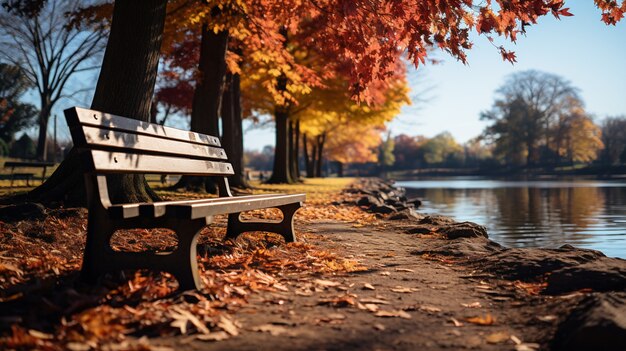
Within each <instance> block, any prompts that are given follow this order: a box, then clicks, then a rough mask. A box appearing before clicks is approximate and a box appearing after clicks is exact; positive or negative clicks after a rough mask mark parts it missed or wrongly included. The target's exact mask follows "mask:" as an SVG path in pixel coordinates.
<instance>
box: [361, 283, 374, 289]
mask: <svg viewBox="0 0 626 351" xmlns="http://www.w3.org/2000/svg"><path fill="white" fill-rule="evenodd" d="M363 289H366V290H376V288H375V287H374V286H373V285H372V284H370V283H365V284H363Z"/></svg>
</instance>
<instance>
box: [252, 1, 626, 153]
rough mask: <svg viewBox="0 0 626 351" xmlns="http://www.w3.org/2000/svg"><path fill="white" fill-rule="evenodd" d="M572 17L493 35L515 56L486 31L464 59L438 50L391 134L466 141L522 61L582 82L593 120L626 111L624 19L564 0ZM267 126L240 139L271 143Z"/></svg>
mask: <svg viewBox="0 0 626 351" xmlns="http://www.w3.org/2000/svg"><path fill="white" fill-rule="evenodd" d="M566 7H570V8H571V10H570V11H571V12H572V13H573V14H574V15H575V16H573V17H562V18H561V20H560V21H559V20H556V19H554V18H552V17H546V18H542V19H541V20H540V22H539V24H538V25H536V26H532V27H529V28H528V29H527V34H526V36H525V37H524V36H521V37H519V39H518V42H517V44H512V43H507V42H504V41H503V40H499V39H498V38H496V40H495V43H496V44H504V46H505V47H506V48H507V49H508V50H513V51H515V52H516V54H517V63H516V64H515V65H511V64H510V63H509V62H504V61H502V58H501V56H500V54H499V52H498V50H497V49H496V48H494V46H493V45H492V44H491V43H489V42H488V41H487V39H486V38H484V37H478V35H475V36H474V37H473V42H474V48H473V49H472V50H471V51H470V52H469V53H468V56H469V63H468V64H467V65H463V64H462V63H459V62H456V61H455V60H454V59H452V58H450V57H449V56H447V55H446V54H445V53H443V52H435V56H434V57H436V58H438V59H442V60H443V61H444V62H443V63H441V64H438V65H427V66H425V67H420V68H419V69H418V70H415V69H412V70H411V71H410V73H409V82H410V85H411V88H412V93H413V94H417V93H419V94H418V95H419V96H420V97H421V98H422V100H425V101H423V102H420V103H417V104H415V105H414V106H408V107H406V108H405V109H403V112H402V114H401V115H400V116H398V118H397V119H396V120H395V121H394V122H392V123H391V124H390V125H389V128H390V129H391V132H392V134H395V135H397V134H401V133H405V134H409V135H418V134H422V135H425V136H429V137H432V136H434V135H436V134H438V133H441V132H443V131H446V130H447V131H450V132H451V133H452V135H454V137H455V138H456V139H457V140H458V141H460V142H465V141H467V140H469V139H471V138H472V137H474V136H476V135H478V134H480V133H481V132H482V130H483V128H484V127H485V123H484V122H481V121H480V120H479V115H480V112H481V111H484V110H487V109H489V108H490V107H491V105H492V103H493V100H494V92H495V90H497V89H498V87H499V86H500V85H502V83H503V82H504V79H505V77H506V76H507V75H509V74H511V73H514V72H517V71H523V70H528V69H536V70H541V71H546V72H550V73H554V74H558V75H560V76H562V77H564V78H565V79H567V80H569V81H570V82H571V83H572V85H574V86H575V87H578V88H579V89H580V94H581V96H582V98H583V99H584V101H585V103H586V107H587V110H588V111H589V112H590V113H592V114H594V115H595V116H597V118H598V120H601V119H602V118H604V117H606V116H607V115H619V114H624V115H626V21H622V22H620V23H618V25H617V26H607V25H605V24H604V23H603V22H601V21H600V16H601V15H600V11H599V10H598V9H596V8H595V7H594V5H593V2H592V1H590V0H585V1H581V0H578V1H571V0H570V1H568V2H566ZM273 138H274V135H273V129H270V128H264V129H260V130H251V131H249V132H247V133H246V139H245V146H246V148H249V149H259V148H261V147H263V145H267V144H273V143H274V139H273Z"/></svg>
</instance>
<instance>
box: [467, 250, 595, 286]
mask: <svg viewBox="0 0 626 351" xmlns="http://www.w3.org/2000/svg"><path fill="white" fill-rule="evenodd" d="M602 257H606V256H604V254H602V253H601V252H600V251H595V250H586V249H577V248H575V247H573V246H570V245H564V246H562V247H560V248H558V249H540V248H532V249H531V248H514V249H506V250H504V251H502V252H500V253H498V254H496V255H492V256H486V257H482V258H480V260H479V265H480V267H481V269H482V270H484V271H488V272H491V273H495V274H497V275H499V276H500V277H502V278H504V279H510V280H524V281H533V280H537V279H542V278H543V277H544V275H545V274H546V273H549V272H554V271H556V270H559V269H562V268H565V267H574V266H578V265H581V264H583V263H586V262H592V261H595V260H598V259H600V258H602Z"/></svg>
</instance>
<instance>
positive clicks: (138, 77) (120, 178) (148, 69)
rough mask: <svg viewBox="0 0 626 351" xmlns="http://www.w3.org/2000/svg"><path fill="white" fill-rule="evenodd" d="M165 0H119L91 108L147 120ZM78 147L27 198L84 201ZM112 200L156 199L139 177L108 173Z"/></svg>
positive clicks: (142, 200) (142, 178) (155, 71)
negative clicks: (109, 174)
mask: <svg viewBox="0 0 626 351" xmlns="http://www.w3.org/2000/svg"><path fill="white" fill-rule="evenodd" d="M166 2H167V1H166V0H146V1H141V2H139V1H132V0H117V1H116V2H115V7H114V10H113V18H112V23H111V30H110V34H109V40H108V43H107V47H106V51H105V54H104V58H103V62H102V68H101V70H100V75H99V77H98V83H97V85H96V91H95V94H94V98H93V101H92V104H91V108H93V109H96V110H100V111H106V112H109V113H113V114H117V115H120V116H127V117H130V118H135V119H139V120H142V121H149V120H150V108H151V104H152V96H153V92H154V84H155V81H156V76H157V68H158V62H159V49H160V46H161V38H162V33H163V25H164V22H165V14H166ZM81 161H82V160H81V158H80V156H79V154H78V153H77V152H76V150H73V151H71V152H70V155H69V156H68V157H67V158H66V159H65V160H64V161H63V162H62V163H61V165H60V166H59V167H58V168H57V170H56V171H55V172H54V173H53V175H52V176H51V177H50V179H48V180H47V181H46V182H45V183H44V184H42V185H41V186H40V187H38V188H36V189H34V190H33V191H32V192H31V193H30V194H29V197H31V198H34V199H41V200H44V201H51V200H57V201H58V200H65V201H66V202H68V203H74V204H76V203H78V204H81V203H84V202H85V193H84V190H83V189H84V187H83V186H81V184H83V180H82V179H83V173H84V170H83V162H81ZM109 180H110V182H109V186H110V189H109V191H110V195H111V198H112V200H113V201H114V202H116V203H122V202H144V201H150V200H152V199H156V198H157V197H156V195H155V194H154V193H153V192H152V191H151V190H150V189H149V187H148V186H147V183H146V181H145V178H144V177H143V176H142V175H116V176H114V177H110V176H109Z"/></svg>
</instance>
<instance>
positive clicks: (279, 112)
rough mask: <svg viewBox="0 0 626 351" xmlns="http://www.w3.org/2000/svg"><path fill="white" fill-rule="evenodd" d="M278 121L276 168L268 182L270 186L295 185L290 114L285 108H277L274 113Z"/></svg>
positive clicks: (275, 153)
mask: <svg viewBox="0 0 626 351" xmlns="http://www.w3.org/2000/svg"><path fill="white" fill-rule="evenodd" d="M274 115H275V119H276V147H275V149H274V168H273V170H272V176H271V177H270V179H268V180H267V183H270V184H281V183H288V184H292V183H294V181H293V178H292V177H291V172H290V170H291V168H290V165H289V154H290V152H289V151H290V150H289V145H288V144H289V140H288V139H289V133H288V123H289V113H288V112H287V109H286V108H284V107H280V106H277V107H276V112H275V113H274Z"/></svg>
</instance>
